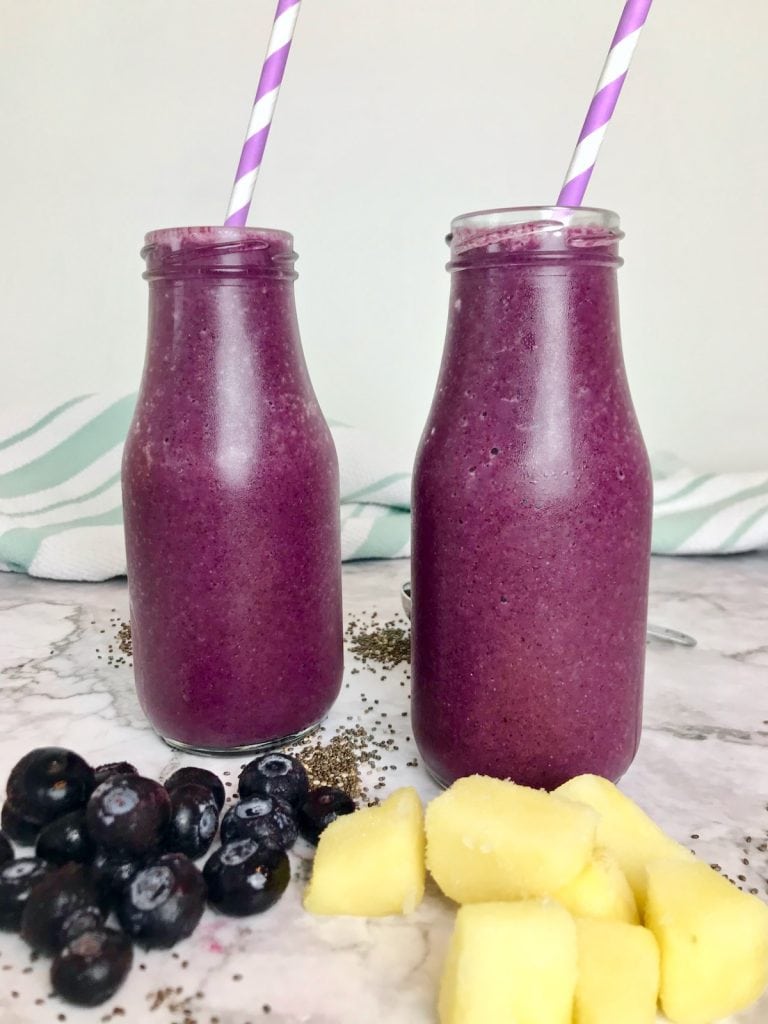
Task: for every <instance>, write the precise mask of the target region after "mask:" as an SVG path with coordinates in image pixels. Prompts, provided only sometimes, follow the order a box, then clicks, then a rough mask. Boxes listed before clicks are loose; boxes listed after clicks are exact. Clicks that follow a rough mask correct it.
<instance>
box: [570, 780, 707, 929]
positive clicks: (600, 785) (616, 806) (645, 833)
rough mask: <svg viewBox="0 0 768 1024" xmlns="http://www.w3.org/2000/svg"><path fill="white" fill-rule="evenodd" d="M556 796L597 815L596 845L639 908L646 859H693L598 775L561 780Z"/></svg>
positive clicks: (640, 908) (641, 907)
mask: <svg viewBox="0 0 768 1024" xmlns="http://www.w3.org/2000/svg"><path fill="white" fill-rule="evenodd" d="M554 792H555V795H556V796H558V797H563V798H564V799H566V800H573V801H576V802H578V803H581V804H586V805H587V806H588V807H591V808H593V810H595V811H597V813H598V814H599V815H600V824H599V825H598V827H597V844H598V846H601V847H604V848H605V849H607V850H608V851H609V853H612V854H613V856H614V857H615V858H616V860H617V861H618V862H619V867H620V868H621V870H622V871H623V872H624V874H625V875H626V877H627V881H628V882H629V884H630V886H631V887H632V892H633V893H634V894H635V899H636V901H637V906H638V909H639V910H640V913H641V914H642V912H643V907H644V906H645V887H646V881H647V878H646V873H645V866H646V864H647V863H648V861H649V860H654V859H658V858H665V859H677V860H688V861H693V859H694V857H693V854H692V853H691V852H690V850H687V849H686V848H685V847H684V846H681V845H680V844H679V843H676V842H675V841H674V839H670V837H669V836H668V835H666V834H665V833H664V832H662V830H661V829H660V828H659V826H658V825H657V824H656V823H655V822H653V821H651V819H650V818H649V817H648V815H647V814H646V813H645V811H642V810H641V809H640V808H639V807H638V806H637V804H636V803H634V802H633V801H632V800H630V799H629V797H628V796H624V794H623V793H622V792H621V791H620V790H619V789H617V788H616V786H614V784H613V783H612V782H609V781H608V780H607V779H603V778H601V777H600V776H599V775H579V776H577V777H576V778H575V779H571V780H570V781H568V782H565V783H563V785H562V786H560V787H559V788H558V789H556V790H555V791H554Z"/></svg>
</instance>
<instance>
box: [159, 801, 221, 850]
mask: <svg viewBox="0 0 768 1024" xmlns="http://www.w3.org/2000/svg"><path fill="white" fill-rule="evenodd" d="M218 827H219V808H218V807H217V805H216V800H215V799H214V796H213V793H212V792H211V791H210V789H206V788H205V787H204V786H197V785H195V784H194V783H193V782H189V783H187V784H186V785H183V786H176V788H175V789H173V790H171V823H170V825H169V826H168V830H167V832H166V834H165V844H164V845H165V849H166V850H169V851H171V852H173V853H185V854H186V855H187V857H189V858H190V859H191V860H196V859H197V858H198V857H202V856H203V854H204V853H207V852H208V849H209V847H210V845H211V843H212V842H213V838H214V836H215V835H216V829H217V828H218Z"/></svg>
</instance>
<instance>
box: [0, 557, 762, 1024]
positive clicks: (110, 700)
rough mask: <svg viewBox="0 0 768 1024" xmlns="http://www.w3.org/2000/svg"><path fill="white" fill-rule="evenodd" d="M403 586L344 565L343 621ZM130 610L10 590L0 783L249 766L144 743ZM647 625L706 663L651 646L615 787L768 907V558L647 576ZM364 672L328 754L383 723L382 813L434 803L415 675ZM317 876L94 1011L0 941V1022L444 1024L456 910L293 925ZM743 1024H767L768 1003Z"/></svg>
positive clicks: (219, 926) (215, 926) (109, 591)
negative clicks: (46, 748) (100, 771)
mask: <svg viewBox="0 0 768 1024" xmlns="http://www.w3.org/2000/svg"><path fill="white" fill-rule="evenodd" d="M407 576H408V566H407V562H402V561H401V562H382V563H364V564H357V565H352V566H346V567H345V570H344V585H345V604H346V613H347V614H348V615H350V614H356V615H359V614H360V613H361V612H363V611H367V612H372V611H374V610H376V611H378V613H379V616H380V617H385V618H386V617H391V616H392V615H394V614H395V613H397V612H398V611H399V595H398V588H399V586H400V584H401V583H402V582H403V580H405V579H406V578H407ZM127 604H128V602H127V591H126V586H125V583H124V581H123V582H117V581H116V582H111V583H106V584H96V585H94V584H73V583H56V582H49V581H42V580H32V579H28V578H25V577H21V576H13V575H8V574H2V575H0V679H1V680H2V689H0V731H1V732H2V736H3V741H2V746H1V748H0V779H2V780H4V779H5V778H6V777H7V774H8V771H9V770H10V768H11V766H12V765H13V764H14V762H15V761H16V760H17V759H18V758H19V757H20V756H21V755H22V754H24V753H25V752H26V751H27V750H29V749H30V748H31V747H35V746H40V745H43V744H58V745H62V746H68V747H71V748H74V749H75V750H78V751H79V752H81V753H82V754H83V755H84V756H86V757H87V758H88V759H89V760H90V761H91V762H92V763H94V764H97V763H100V762H106V761H117V760H123V759H126V758H127V759H128V760H130V761H132V762H134V763H135V764H136V765H137V766H138V767H139V769H140V771H142V772H144V773H145V774H148V775H152V776H154V777H157V778H161V779H162V778H165V777H166V776H167V775H168V774H170V772H171V771H173V770H175V768H177V767H179V765H181V764H193V763H201V761H203V762H204V763H206V764H207V765H209V766H210V767H212V768H213V769H214V770H216V771H218V772H220V773H224V777H225V779H226V781H227V782H228V783H236V779H237V774H238V771H239V765H240V763H241V762H242V760H243V758H242V757H240V758H232V759H229V760H227V759H224V758H220V759H199V758H198V759H195V758H193V757H190V756H187V755H182V754H179V753H177V752H174V751H172V750H170V749H169V748H168V747H166V746H165V745H164V744H163V743H162V742H161V741H160V740H159V739H158V738H157V737H156V736H155V735H154V733H153V732H152V731H151V730H150V728H149V726H148V725H147V723H146V721H145V720H144V718H143V716H142V714H141V712H140V710H139V706H138V704H137V701H136V698H135V695H134V692H133V685H132V676H131V670H130V668H129V667H128V666H127V665H125V664H117V665H115V664H114V661H113V660H111V659H110V657H109V652H108V650H107V647H108V644H109V643H111V642H113V638H114V634H115V626H114V623H115V621H119V620H121V619H124V618H126V617H127ZM651 618H652V620H653V621H654V622H658V623H660V624H662V625H666V626H672V627H675V628H677V629H681V630H684V631H685V632H688V633H691V634H693V635H694V636H695V637H696V638H697V639H698V646H697V647H696V648H692V649H686V648H682V647H676V646H671V645H668V644H663V643H658V642H653V643H651V644H650V645H649V648H648V670H647V701H646V715H645V728H644V732H643V742H642V745H641V748H640V753H639V755H638V757H637V760H636V761H635V764H634V765H633V766H632V768H631V770H630V771H629V773H628V774H627V776H626V777H625V779H624V781H623V782H622V787H623V788H624V789H625V790H626V792H627V793H629V794H630V795H631V796H632V797H634V798H636V799H637V800H638V801H639V802H640V803H641V804H642V805H643V806H644V807H645V808H646V809H647V810H648V811H650V812H651V813H652V815H653V816H654V817H655V818H656V820H657V821H658V822H659V823H660V824H661V825H662V826H663V827H664V828H666V829H667V830H668V831H669V832H670V833H671V834H672V835H673V836H675V838H677V839H679V840H680V841H682V842H685V843H688V844H689V845H690V846H691V847H692V848H694V849H695V850H696V851H697V853H699V854H700V855H701V856H702V857H703V858H705V859H706V860H707V861H709V862H712V863H717V864H720V865H721V866H722V869H723V871H724V872H726V873H727V874H728V875H730V876H731V877H734V878H736V877H737V876H743V880H742V882H741V884H742V885H744V886H745V887H749V888H755V889H757V890H758V891H759V892H760V894H761V895H762V896H763V898H764V899H768V880H767V879H768V854H766V853H765V852H764V844H765V841H766V837H767V834H768V805H766V800H767V799H768V557H761V556H739V557H731V558H723V559H682V558H681V559H655V560H654V565H653V573H652V588H651ZM355 668H356V669H358V671H353V669H355ZM359 669H360V666H359V665H357V664H355V663H354V662H353V661H352V660H351V658H348V663H347V672H346V676H345V686H344V688H343V689H342V694H341V697H340V699H339V701H338V703H337V705H336V707H335V708H334V711H333V713H332V715H331V717H330V718H329V720H328V722H327V724H326V737H328V736H329V735H330V734H333V733H334V731H335V730H336V728H338V727H345V726H348V725H349V724H353V725H354V724H355V723H356V722H358V721H361V722H362V723H363V724H365V725H370V724H371V723H372V721H373V720H374V719H376V720H378V722H379V723H380V727H382V728H384V727H386V728H388V729H389V730H390V734H391V735H394V736H396V737H397V738H396V746H398V747H399V749H398V750H397V751H393V752H392V754H391V757H390V756H388V757H387V758H386V761H388V762H389V761H391V765H392V766H394V768H391V767H390V766H389V765H387V773H386V774H385V775H383V778H384V779H385V784H384V787H383V788H382V789H381V790H380V791H378V794H377V795H385V794H386V793H387V792H388V790H389V789H391V788H394V787H395V786H398V785H406V784H413V785H415V786H417V788H418V789H419V791H420V792H421V794H422V796H423V797H424V798H425V799H429V798H430V797H432V796H433V795H434V794H435V792H436V790H435V787H434V784H433V783H432V782H431V781H430V780H429V779H428V777H427V776H426V774H425V773H424V772H423V770H422V769H421V768H420V767H419V766H418V764H417V765H415V766H414V764H413V760H414V756H415V753H416V752H415V749H414V746H413V742H412V740H411V739H410V735H409V732H408V729H409V726H408V718H407V714H405V713H406V712H407V707H408V679H407V672H406V667H405V666H401V667H400V668H397V669H393V670H392V671H389V672H386V671H375V672H373V673H369V672H367V671H366V670H365V669H363V670H362V671H359ZM363 693H364V694H365V695H366V700H365V701H363V699H362V694H363ZM374 700H377V701H378V702H379V703H378V705H375V709H374V708H373V707H371V711H373V714H371V713H370V712H366V711H365V708H366V707H369V706H371V705H372V703H373V701H374ZM385 719H386V722H385V721H384V720H385ZM382 723H383V725H382ZM392 730H393V731H392ZM408 762H411V763H410V764H408ZM227 772H230V773H231V774H230V775H228V776H227V775H226V773H227ZM379 773H380V770H377V771H376V772H375V773H373V775H372V777H371V782H372V783H375V781H376V779H377V778H378V777H379ZM232 788H233V789H234V788H235V787H234V785H233V787H232ZM694 836H695V837H696V838H695V839H694V838H693V837H694ZM747 837H750V841H748V840H747ZM760 845H763V852H761V851H760V850H759V849H758V847H759V846H760ZM307 858H308V850H307V849H299V850H298V852H297V853H296V854H295V855H294V856H293V866H294V876H295V877H294V880H293V881H292V882H291V885H290V887H289V889H288V891H287V893H286V895H285V896H284V898H283V899H282V900H281V902H280V903H279V904H278V905H277V906H276V907H275V908H274V909H273V910H272V911H270V912H269V913H267V914H265V915H263V916H261V917H256V918H245V919H239V920H238V919H227V918H224V917H221V916H218V915H215V914H213V913H206V915H205V917H204V918H203V921H202V923H201V925H200V926H199V928H198V930H197V931H196V932H195V934H194V935H193V936H192V938H191V939H189V940H187V941H186V942H184V943H182V944H180V945H179V946H178V947H177V948H176V949H175V950H174V951H173V953H171V952H168V951H164V952H152V953H143V952H142V951H140V950H138V949H137V951H136V958H135V961H134V969H133V971H132V973H131V975H130V977H129V979H128V981H127V983H126V984H125V986H124V987H123V988H122V989H121V990H120V992H118V994H117V995H116V997H115V998H114V999H113V1000H111V1001H110V1002H108V1003H106V1004H105V1005H104V1006H102V1007H99V1008H97V1009H95V1010H79V1009H76V1008H73V1007H70V1006H67V1005H64V1004H63V1003H61V1002H59V1001H58V1000H57V999H55V998H50V997H49V988H48V975H47V972H48V967H47V964H46V962H45V961H38V962H36V963H30V958H29V951H28V949H27V948H26V947H25V946H24V945H23V943H22V942H21V940H20V939H18V938H17V937H15V936H12V935H8V934H0V972H2V973H0V978H2V984H1V985H0V1020H2V1022H3V1024H31V1022H35V1024H37V1022H43V1021H64V1020H66V1021H67V1022H70V1024H86V1022H88V1024H90V1022H92V1021H93V1022H96V1021H100V1022H101V1021H104V1022H107V1021H115V1022H118V1024H119V1022H120V1021H129V1022H133V1021H150V1022H156V1024H193V1022H194V1024H257V1022H259V1021H271V1022H273V1024H300V1022H301V1024H362V1022H365V1024H383V1022H396V1024H434V1021H435V1019H436V1018H435V1013H434V1003H435V992H436V987H437V982H438V978H439V974H440V969H441V963H442V959H443V955H444V951H445V947H446V944H447V940H448V936H449V933H450V928H451V923H452V919H453V911H452V909H451V906H450V905H449V904H448V903H447V901H445V900H443V899H442V898H441V897H440V896H439V895H438V894H437V893H436V892H435V891H434V890H433V889H430V890H429V892H428V896H427V898H426V900H425V901H424V903H423V905H422V906H421V907H420V908H419V910H418V911H417V912H416V913H414V914H413V915H411V916H410V917H408V918H386V919H379V920H358V919H350V918H334V919H318V918H313V917H311V916H310V915H307V914H305V913H304V912H303V910H302V908H301V894H302V889H303V881H302V877H306V874H307V868H308V863H307ZM738 1020H739V1024H765V1022H766V1021H768V998H764V999H763V1000H762V1002H761V1003H760V1005H758V1006H756V1007H753V1009H752V1010H751V1011H749V1012H748V1013H746V1014H743V1015H742V1016H740V1017H739V1018H738ZM489 1024H492V1022H489Z"/></svg>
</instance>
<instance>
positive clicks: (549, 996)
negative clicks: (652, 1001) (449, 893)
mask: <svg viewBox="0 0 768 1024" xmlns="http://www.w3.org/2000/svg"><path fill="white" fill-rule="evenodd" d="M576 965H577V942H576V926H575V924H574V921H573V918H572V917H571V916H570V914H568V913H567V911H565V910H563V908H562V907H560V906H558V904H557V903H554V902H552V901H530V902H522V903H476V904H474V905H472V906H466V907H461V908H460V909H459V912H458V914H457V915H456V925H455V928H454V931H453V937H452V939H451V944H450V946H449V949H448V956H447V958H446V962H445V967H444V969H443V977H442V981H441V984H440V997H439V1001H438V1010H439V1015H440V1024H571V1013H572V1007H573V993H574V990H575V986H576V971H577V966H576ZM614 1024H617V1022H614Z"/></svg>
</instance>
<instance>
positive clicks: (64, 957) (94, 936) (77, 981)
mask: <svg viewBox="0 0 768 1024" xmlns="http://www.w3.org/2000/svg"><path fill="white" fill-rule="evenodd" d="M132 963H133V948H132V946H131V941H130V939H129V938H128V936H127V935H123V934H122V932H119V931H116V930H115V929H114V928H100V929H94V930H92V931H87V932H83V933H82V934H81V935H78V936H77V937H76V938H74V939H73V940H72V941H71V942H70V943H69V944H68V945H66V946H64V948H63V949H62V950H61V952H60V953H58V954H57V955H56V957H55V958H54V960H53V963H52V964H51V987H52V988H53V991H54V992H56V994H57V995H60V996H61V997H62V999H66V1000H67V1002H69V1003H75V1004H77V1005H78V1006H98V1005H99V1004H100V1003H104V1002H106V1000H107V999H110V998H111V997H112V996H113V995H114V994H115V992H117V990H118V989H119V988H120V986H121V985H122V983H123V982H124V981H125V978H126V976H127V974H128V972H129V971H130V969H131V964H132Z"/></svg>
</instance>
